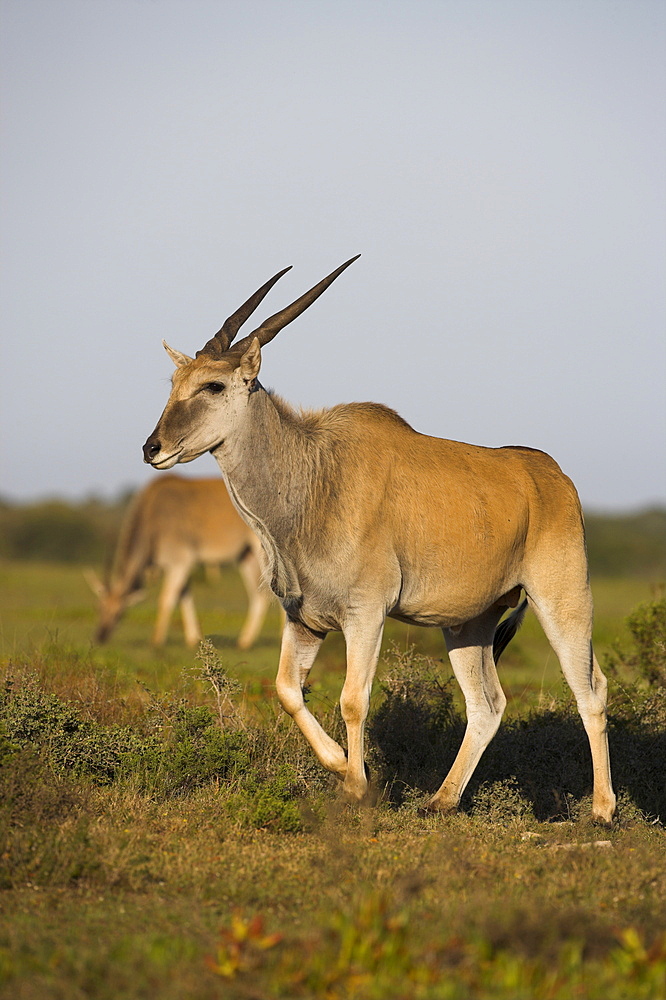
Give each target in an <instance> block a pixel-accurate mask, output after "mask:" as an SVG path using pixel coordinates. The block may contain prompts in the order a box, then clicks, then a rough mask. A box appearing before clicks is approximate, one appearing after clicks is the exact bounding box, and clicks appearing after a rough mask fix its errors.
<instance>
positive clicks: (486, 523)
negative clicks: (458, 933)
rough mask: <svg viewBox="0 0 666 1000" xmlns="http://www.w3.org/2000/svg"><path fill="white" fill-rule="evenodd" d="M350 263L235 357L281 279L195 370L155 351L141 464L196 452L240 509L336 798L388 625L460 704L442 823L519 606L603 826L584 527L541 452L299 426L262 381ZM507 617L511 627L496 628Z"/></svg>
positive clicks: (308, 419) (319, 423) (360, 422)
mask: <svg viewBox="0 0 666 1000" xmlns="http://www.w3.org/2000/svg"><path fill="white" fill-rule="evenodd" d="M356 259H357V258H356V257H354V258H352V260H349V261H347V262H346V263H345V264H342V265H341V266H340V267H338V268H337V269H336V270H335V271H333V272H332V273H331V274H330V275H328V277H326V278H324V279H323V280H322V281H320V282H319V283H318V284H317V285H315V286H314V287H313V288H312V289H310V291H308V292H306V293H305V294H304V295H302V296H301V297H300V298H298V299H296V301H295V302H293V303H292V304H291V305H290V306H287V307H286V308H285V309H283V310H281V311H280V312H278V313H276V314H275V315H273V316H271V317H270V318H269V319H267V320H266V321H265V322H264V323H262V324H261V326H259V327H258V328H257V329H255V330H254V331H253V332H252V333H251V334H249V336H246V337H244V338H243V339H241V340H239V341H238V342H236V343H235V344H234V338H235V337H236V334H237V333H238V330H239V328H240V326H241V325H242V324H243V323H244V322H245V321H246V320H247V319H248V317H249V316H250V315H251V314H252V313H253V312H254V310H255V309H256V308H257V306H258V305H259V303H260V302H261V301H262V299H263V298H264V296H265V295H266V294H267V293H268V291H269V290H270V289H271V287H272V286H273V284H274V283H275V282H276V281H277V280H278V278H280V277H281V276H282V275H283V274H285V273H286V271H288V270H289V268H286V269H285V270H284V271H280V272H279V273H278V274H277V275H275V276H274V277H273V278H271V279H270V280H269V281H268V282H266V284H265V285H263V286H262V287H261V288H260V289H259V290H258V291H257V292H255V294H254V295H252V296H251V297H250V298H249V299H248V300H247V301H246V302H245V303H244V304H243V305H242V306H241V307H240V309H238V310H237V311H236V312H235V313H234V314H233V315H232V316H230V317H229V319H228V320H227V321H226V322H225V324H224V326H223V327H222V328H221V330H219V331H218V333H216V334H215V336H214V337H212V338H211V339H210V340H209V341H208V342H207V343H206V345H205V346H204V347H203V349H202V350H200V351H198V352H197V354H196V356H195V357H194V358H191V357H189V356H188V355H186V354H182V353H180V352H179V351H176V350H173V349H172V348H171V347H169V346H168V344H166V343H165V344H164V347H165V348H166V350H167V352H168V354H169V356H170V358H171V360H172V361H173V363H174V365H175V368H176V370H175V372H174V374H173V378H172V388H171V394H170V396H169V399H168V402H167V404H166V407H165V409H164V412H163V414H162V416H161V417H160V420H159V422H158V424H157V426H156V428H155V430H154V431H153V433H152V434H151V435H150V437H149V438H148V439H147V441H146V443H145V445H144V447H143V453H144V459H145V461H146V462H148V463H149V464H150V465H152V466H153V467H154V468H156V469H170V468H172V467H173V466H174V465H176V464H177V463H178V462H191V461H192V460H193V459H195V458H197V457H198V456H199V455H202V454H204V452H211V453H212V454H213V455H214V456H215V458H216V460H217V463H218V465H219V467H220V469H221V472H222V475H223V477H224V480H225V482H226V484H227V488H228V490H229V494H230V496H231V498H232V500H233V502H234V504H235V505H236V508H237V509H238V511H239V513H240V514H241V516H242V517H243V518H244V519H245V520H246V521H247V523H248V524H249V525H250V526H251V527H252V529H253V531H254V532H255V533H256V534H257V535H258V537H259V538H260V539H261V543H262V545H263V548H264V553H265V558H266V561H267V578H268V580H269V581H270V585H271V588H272V590H273V591H274V593H275V594H276V595H277V596H278V598H279V600H280V602H281V603H282V606H283V608H284V610H285V612H286V616H287V620H286V623H285V627H284V631H283V637H282V647H281V652H280V660H279V666H278V674H277V682H276V687H277V693H278V697H279V699H280V702H281V704H282V706H283V707H284V709H285V711H286V712H288V713H289V715H291V716H292V718H293V719H294V721H295V722H296V724H297V725H298V726H299V728H300V729H301V730H302V732H303V734H304V735H305V737H306V739H307V740H308V741H309V743H310V744H311V746H312V749H313V750H314V752H315V754H316V756H317V757H318V759H319V761H320V762H321V764H322V765H323V766H324V767H325V768H327V769H328V770H329V771H331V772H333V773H334V774H335V775H337V776H338V777H339V778H340V779H341V780H342V782H343V788H344V792H345V794H346V796H347V798H349V799H350V800H352V801H362V800H363V799H364V798H365V797H366V796H367V794H368V776H367V771H366V767H365V762H364V752H363V739H364V725H365V721H366V717H367V713H368V707H369V701H370V689H371V685H372V681H373V676H374V673H375V669H376V665H377V660H378V656H379V651H380V644H381V639H382V632H383V627H384V620H385V618H386V617H387V616H389V617H391V618H395V619H398V620H399V621H402V622H407V623H409V624H412V625H424V626H438V627H440V628H441V629H442V630H443V633H444V639H445V642H446V646H447V649H448V653H449V658H450V661H451V666H452V668H453V672H454V674H455V676H456V678H457V680H458V683H459V684H460V687H461V688H462V691H463V694H464V697H465V703H466V711H467V726H466V730H465V734H464V737H463V741H462V744H461V746H460V749H459V751H458V754H457V756H456V758H455V760H454V762H453V765H452V766H451V769H450V770H449V773H448V774H447V776H446V777H445V778H444V781H443V783H442V784H441V786H440V788H439V789H438V790H437V791H436V792H435V794H434V795H433V796H432V798H431V799H430V801H429V803H428V808H429V809H431V810H436V811H442V812H447V811H452V810H455V809H456V808H457V806H458V804H459V802H460V797H461V795H462V793H463V791H464V789H465V787H466V785H467V783H468V781H469V779H470V777H471V776H472V774H473V772H474V769H475V767H476V765H477V763H478V761H479V759H480V757H481V755H482V754H483V752H484V750H485V748H486V747H487V746H488V744H489V742H490V740H491V739H492V738H493V736H494V735H495V733H496V731H497V729H498V727H499V724H500V720H501V717H502V713H503V710H504V708H505V706H506V698H505V696H504V693H503V691H502V688H501V686H500V682H499V678H498V675H497V670H496V660H497V658H498V657H499V655H500V653H501V651H502V649H503V648H504V646H505V645H506V644H507V643H508V642H509V640H510V639H511V638H512V636H513V634H514V633H515V631H516V629H517V627H518V625H519V623H520V620H521V618H522V615H523V614H524V611H525V607H526V606H527V605H528V604H529V606H530V607H531V608H532V609H533V610H534V612H535V614H536V616H537V618H538V620H539V621H540V623H541V625H542V626H543V629H544V631H545V633H546V635H547V637H548V640H549V642H550V643H551V645H552V647H553V649H554V650H555V652H556V654H557V656H558V658H559V661H560V664H561V667H562V670H563V672H564V676H565V678H566V680H567V682H568V684H569V686H570V687H571V690H572V691H573V694H574V696H575V698H576V702H577V705H578V710H579V712H580V715H581V717H582V720H583V725H584V727H585V730H586V733H587V736H588V739H589V744H590V750H591V754H592V768H593V776H594V791H593V801H592V813H593V817H594V818H595V819H596V820H598V821H600V822H604V823H610V822H612V819H613V816H614V813H615V795H614V793H613V788H612V784H611V774H610V761H609V753H608V740H607V732H606V729H607V724H606V680H605V677H604V676H603V674H602V672H601V670H600V668H599V665H598V663H597V660H596V658H595V656H594V652H593V650H592V642H591V634H592V598H591V593H590V586H589V579H588V571H587V558H586V551H585V535H584V528H583V518H582V512H581V507H580V502H579V499H578V496H577V494H576V490H575V488H574V486H573V484H572V482H571V480H570V479H568V478H567V476H565V475H564V473H563V472H562V471H561V469H560V468H559V466H558V465H557V464H556V463H555V461H554V460H553V459H552V458H550V457H549V456H548V455H546V454H544V453H543V452H541V451H535V450H534V449H531V448H523V447H517V446H510V447H503V448H485V447H479V446H475V445H471V444H462V443H460V442H458V441H448V440H445V439H442V438H436V437H429V436H427V435H425V434H420V433H418V432H417V431H415V430H414V429H413V428H412V427H410V425H409V424H408V423H406V421H404V420H403V419H402V418H401V417H400V416H398V414H397V413H395V412H394V411H393V410H391V409H389V408H388V407H386V406H383V405H380V404H377V403H349V404H342V405H339V406H334V407H332V408H331V409H326V410H322V411H320V412H296V411H295V410H294V409H293V408H292V407H291V406H289V405H288V403H286V402H285V401H284V400H282V399H281V398H280V397H279V396H277V395H274V394H273V393H272V392H268V391H266V390H265V389H264V387H263V386H262V385H261V383H260V382H259V380H258V376H259V370H260V366H261V360H262V357H261V352H262V348H263V347H265V345H266V344H268V343H269V342H270V341H271V340H272V339H273V338H274V337H275V336H276V334H277V333H278V332H279V331H280V330H282V329H283V327H285V326H286V325H287V324H288V323H291V322H292V320H294V319H296V317H297V316H299V315H300V314H301V313H302V312H303V311H304V310H305V309H307V308H308V306H310V305H311V304H312V303H313V302H314V301H315V299H316V298H317V297H318V296H319V295H321V294H322V292H324V291H325V289H326V288H327V287H328V286H329V285H330V284H331V282H332V281H334V280H335V278H337V277H338V275H339V274H341V272H342V271H343V270H344V269H345V268H346V267H348V266H349V264H351V263H352V262H353V260H356ZM523 591H524V592H525V595H526V598H525V600H524V601H522V602H520V596H521V594H522V592H523ZM519 602H520V603H519ZM507 608H514V609H515V610H514V611H512V612H511V614H510V615H509V617H508V618H507V619H505V620H504V621H503V622H501V623H500V619H501V618H502V616H503V614H504V613H505V611H506V609H507ZM331 631H341V632H342V633H343V635H344V638H345V645H346V660H347V671H346V677H345V681H344V685H343V688H342V692H341V696H340V709H341V713H342V717H343V719H344V722H345V725H346V731H347V749H346V751H345V750H344V749H343V747H342V746H341V745H340V744H339V743H338V742H336V741H335V740H334V739H332V738H331V737H330V736H329V735H328V734H327V733H326V732H325V731H324V729H323V728H322V727H321V725H320V724H319V722H318V721H317V719H316V718H315V717H314V715H313V714H312V713H311V712H310V711H309V709H308V707H307V705H306V704H305V700H304V697H303V688H304V685H305V682H306V679H307V677H308V673H309V671H310V668H311V667H312V664H313V662H314V659H315V656H316V654H317V651H318V650H319V648H320V645H321V643H322V641H323V639H324V638H325V636H326V634H327V633H328V632H331Z"/></svg>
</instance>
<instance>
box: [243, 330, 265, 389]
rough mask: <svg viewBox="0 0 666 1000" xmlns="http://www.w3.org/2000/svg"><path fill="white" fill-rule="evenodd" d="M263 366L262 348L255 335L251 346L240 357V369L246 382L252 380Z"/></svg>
mask: <svg viewBox="0 0 666 1000" xmlns="http://www.w3.org/2000/svg"><path fill="white" fill-rule="evenodd" d="M260 368H261V348H260V346H259V340H258V339H257V337H253V338H252V340H251V341H250V346H249V347H248V349H247V350H246V352H245V354H243V355H242V357H241V359H240V371H241V375H242V376H243V380H244V381H245V382H251V381H252V380H253V379H255V378H256V377H257V375H258V374H259V369H260Z"/></svg>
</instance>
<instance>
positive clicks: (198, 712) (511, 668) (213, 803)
mask: <svg viewBox="0 0 666 1000" xmlns="http://www.w3.org/2000/svg"><path fill="white" fill-rule="evenodd" d="M2 576H3V579H2V591H3V595H5V596H6V600H5V601H4V602H3V608H2V613H1V614H2V619H1V627H2V637H1V638H2V657H1V659H2V664H3V671H2V673H3V677H4V678H5V679H8V680H10V681H11V686H10V687H9V688H6V689H5V698H4V703H3V711H2V718H3V719H4V730H3V729H2V728H0V852H1V853H0V996H1V997H3V998H4V997H7V998H9V997H11V998H13V1000H14V998H16V1000H44V998H54V1000H55V998H63V1000H64V998H67V1000H78V998H83V997H86V998H89V997H95V998H100V1000H106V998H109V1000H111V998H113V1000H118V998H120V997H122V998H128V1000H134V998H143V997H154V996H155V995H159V996H160V997H161V998H163V1000H176V998H178V1000H181V998H184V997H197V1000H208V998H218V997H220V998H221V997H224V998H225V1000H227V998H236V997H238V998H250V997H252V998H264V997H265V998H270V997H293V998H298V997H306V998H310V997H311V998H315V997H316V998H322V997H324V998H332V1000H337V998H340V1000H347V998H359V1000H361V998H363V1000H365V998H368V1000H373V998H375V997H377V998H385V997H387V996H390V997H392V998H396V1000H400V998H402V997H405V998H407V997H410V998H411V997H414V998H424V1000H431V998H432V1000H440V998H453V1000H457V998H461V1000H462V998H468V997H471V998H476V997H478V998H494V997H497V998H507V1000H508V998H509V997H511V998H519V1000H520V998H521V997H524V998H525V1000H528V998H529V1000H535V998H541V997H543V998H552V1000H560V998H562V1000H564V998H567V1000H568V998H570V997H581V998H589V1000H596V998H599V1000H601V998H603V1000H615V998H617V1000H620V998H632V1000H634V998H638V1000H640V998H654V1000H657V998H661V997H663V996H664V995H666V838H665V837H664V830H663V826H662V825H661V824H660V823H659V822H656V821H655V814H656V813H657V812H659V811H660V810H662V809H663V811H664V812H666V804H664V796H666V788H665V787H664V780H663V777H664V773H666V760H665V759H664V758H665V756H666V754H665V749H664V720H665V716H664V708H663V694H659V693H658V692H659V691H661V690H662V689H656V688H655V689H653V690H652V689H650V688H648V686H647V681H646V680H645V677H642V676H640V674H639V673H636V671H635V663H636V662H638V661H637V660H636V657H633V659H632V656H631V655H624V654H616V669H615V675H616V676H617V680H613V681H612V700H611V715H612V716H613V721H612V727H611V743H612V753H613V759H614V770H615V777H616V783H617V784H618V787H619V789H620V798H621V806H622V811H621V817H622V819H621V822H620V823H619V824H618V825H617V826H615V827H614V828H613V829H612V830H600V829H599V828H597V827H594V826H592V824H591V823H590V821H589V818H588V817H589V811H590V805H589V793H590V775H589V761H588V754H587V750H586V747H585V743H584V735H583V733H582V728H581V727H580V724H579V722H578V720H577V717H576V715H575V712H574V710H573V707H572V706H571V703H570V700H569V699H568V698H567V696H566V694H565V692H564V689H563V687H562V684H561V681H560V677H559V668H557V665H556V663H555V662H554V658H553V657H552V654H549V652H548V647H547V645H546V644H545V640H542V639H541V638H540V637H539V634H538V627H537V626H536V623H534V622H533V621H532V622H530V621H529V620H528V622H526V624H525V627H524V629H523V630H522V631H521V633H520V634H519V636H518V638H517V640H516V641H515V645H513V644H512V647H510V650H509V651H507V655H506V661H503V667H502V669H501V675H502V680H503V682H504V684H505V687H506V689H507V690H508V692H509V693H510V712H509V713H508V718H507V720H506V723H505V724H504V725H503V727H502V729H501V730H500V733H499V734H498V736H497V737H496V740H495V741H494V742H493V744H491V747H490V748H489V750H488V752H487V754H486V755H485V757H484V759H483V760H482V762H481V764H480V765H479V769H478V773H477V775H475V778H474V780H473V782H472V784H471V785H470V789H469V793H468V795H467V796H466V798H465V801H464V804H463V805H464V808H463V811H462V812H461V813H460V814H458V815H456V816H452V817H446V818H442V817H424V816H422V815H420V814H419V811H418V806H419V804H420V802H421V801H422V799H423V797H424V795H425V793H426V791H427V790H428V788H429V787H431V786H432V783H433V782H436V781H437V780H439V779H441V776H442V774H443V772H444V771H445V770H446V767H447V766H448V763H450V760H451V757H452V755H453V754H454V753H455V749H456V746H457V742H458V741H459V738H460V731H461V726H462V722H461V718H460V704H459V699H458V695H457V691H456V689H455V687H454V686H453V685H452V684H451V683H450V682H449V673H450V672H449V670H448V665H442V664H440V663H439V662H438V661H439V660H441V659H442V658H444V654H443V645H442V641H441V635H439V634H438V633H437V632H436V631H435V630H430V631H427V630H416V629H412V630H407V629H406V628H404V627H402V626H400V625H396V624H395V623H391V625H390V627H389V628H388V629H387V637H386V642H385V650H384V663H383V665H382V669H381V671H380V673H379V675H378V681H379V683H378V684H377V691H376V695H375V700H374V707H373V714H372V719H371V721H370V725H369V730H370V737H371V740H370V742H371V750H370V763H371V766H372V770H373V773H374V774H375V775H376V778H377V784H378V789H379V793H380V794H379V801H378V803H377V805H376V806H375V807H374V808H372V809H367V808H366V809H361V808H351V807H348V806H345V805H343V804H342V803H341V801H340V800H339V798H338V793H337V787H336V784H335V781H334V779H332V778H329V777H328V776H327V775H325V774H324V773H323V772H322V771H321V769H320V768H319V766H318V765H317V763H316V761H315V760H314V758H313V757H312V754H311V752H310V751H309V750H308V749H307V748H306V747H305V746H304V745H303V742H302V740H301V739H300V736H299V734H298V733H296V732H295V731H294V727H293V726H292V725H291V723H290V722H289V721H288V720H286V719H285V718H284V716H283V714H282V713H281V712H280V710H279V709H278V707H277V705H276V703H275V701H274V697H273V693H272V681H273V675H274V671H275V666H276V662H277V653H278V627H279V618H278V615H277V612H273V613H272V615H271V617H270V619H269V622H268V623H267V628H266V629H265V632H264V636H263V639H262V641H261V643H260V644H258V646H257V647H256V648H255V649H253V650H250V651H249V652H247V653H243V654H240V653H238V651H237V650H236V649H235V647H234V645H233V641H232V639H231V638H230V636H233V635H234V634H237V631H238V629H239V628H240V623H241V621H242V618H243V614H244V599H243V595H242V590H241V588H240V586H239V585H238V584H237V581H236V579H235V577H234V576H233V574H231V573H225V574H223V577H222V580H221V582H220V584H219V588H218V589H217V590H215V589H213V588H211V587H209V586H208V585H206V583H205V582H204V581H203V580H198V581H197V583H196V599H197V603H198V606H199V608H200V610H201V617H202V621H203V626H204V629H205V630H206V631H207V632H209V633H210V634H212V635H213V636H214V646H215V647H216V648H217V651H218V654H219V659H216V657H215V652H214V650H213V651H211V650H208V651H206V650H204V651H203V652H202V657H203V659H199V660H197V659H196V654H195V653H193V652H192V651H189V650H187V649H186V648H185V647H184V646H182V645H181V643H180V642H179V641H178V639H177V633H176V632H175V631H174V638H173V639H172V641H171V642H170V643H169V644H168V646H167V648H166V650H165V651H164V652H163V653H161V654H159V655H156V654H155V653H154V652H153V651H151V650H150V649H149V648H147V646H146V645H145V639H146V637H147V635H148V634H149V631H150V624H151V619H152V613H153V610H152V608H151V605H150V604H149V603H147V604H146V605H143V606H140V607H137V608H135V609H134V610H133V611H132V612H130V613H129V614H128V616H127V618H126V619H125V620H124V622H123V623H122V624H121V626H120V628H119V630H118V633H117V635H116V636H115V637H114V640H115V641H114V643H113V644H112V645H110V646H109V647H106V648H103V649H101V650H100V649H96V648H94V647H91V645H90V640H89V637H90V634H91V632H92V628H93V624H94V615H93V603H92V599H91V598H90V597H89V596H88V593H87V591H86V585H85V583H84V581H83V579H82V578H81V577H80V574H79V573H78V572H77V571H76V570H75V569H72V568H62V567H54V566H49V567H46V566H41V567H40V566H37V565H34V564H33V565H30V566H28V565H26V564H19V563H16V564H5V565H4V566H3V568H2ZM220 595H221V596H222V597H223V598H224V600H223V604H224V612H221V611H220V610H219V608H218V605H219V604H221V603H222V601H221V600H220ZM595 595H596V599H597V637H596V641H597V651H598V653H599V654H600V657H601V658H602V659H603V655H604V653H605V652H609V651H610V650H611V645H612V644H613V642H614V641H615V640H616V639H618V638H619V639H620V640H621V642H622V643H625V644H627V643H630V635H629V632H628V630H627V628H626V626H625V625H624V624H623V620H624V618H625V617H626V616H627V615H628V614H629V612H630V611H632V609H633V608H634V607H635V605H636V604H638V603H639V602H640V601H642V600H649V599H650V597H651V596H652V594H651V589H650V586H649V584H648V583H646V582H641V581H636V580H634V581H626V582H625V581H603V582H601V581H600V582H599V583H598V584H597V585H596V586H595ZM332 640H333V641H332ZM412 643H416V646H415V648H414V649H411V648H409V647H410V646H411V644H412ZM322 652H323V653H325V657H324V663H323V665H322V668H320V669H319V671H318V675H317V678H316V680H315V684H314V686H313V688H314V689H313V692H312V694H311V696H310V700H311V704H313V705H314V706H315V710H316V711H317V713H318V714H319V715H320V716H322V715H324V716H325V717H326V725H327V726H328V727H329V728H335V727H337V726H339V716H338V714H337V713H336V709H335V704H334V703H335V699H336V698H337V694H338V692H339V686H340V682H341V676H342V674H341V660H342V650H341V643H340V642H339V641H338V637H329V639H327V641H326V643H325V644H324V647H323V650H322ZM509 653H510V655H509ZM432 657H434V661H435V662H433V659H432ZM220 659H221V661H222V666H221V665H220ZM224 668H226V670H225V669H224ZM630 670H634V673H633V674H632V675H631V676H630ZM215 671H217V673H215ZM406 675H408V677H409V683H408V684H405V681H404V678H405V676H406ZM234 680H239V681H240V682H241V684H240V688H238V687H234V684H233V683H230V682H232V681H234ZM213 682H215V683H213ZM620 682H621V686H620ZM215 685H217V688H216V686H215ZM651 690H652V694H651V699H652V700H650V697H649V695H650V691H651ZM655 692H657V693H656V694H655ZM655 699H656V700H655ZM613 713H615V714H614V715H613ZM405 737H406V738H405ZM662 815H663V812H662Z"/></svg>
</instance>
